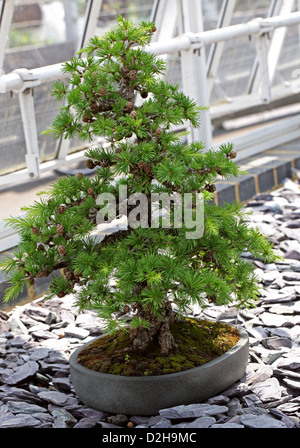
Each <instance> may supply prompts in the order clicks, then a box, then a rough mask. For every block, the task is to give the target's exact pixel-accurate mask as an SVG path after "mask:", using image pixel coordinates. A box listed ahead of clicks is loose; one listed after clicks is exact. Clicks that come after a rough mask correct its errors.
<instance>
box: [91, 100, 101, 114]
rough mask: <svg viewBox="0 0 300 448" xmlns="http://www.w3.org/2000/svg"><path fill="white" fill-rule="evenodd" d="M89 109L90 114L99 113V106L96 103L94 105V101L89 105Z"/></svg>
mask: <svg viewBox="0 0 300 448" xmlns="http://www.w3.org/2000/svg"><path fill="white" fill-rule="evenodd" d="M90 108H91V112H92V113H93V114H97V113H98V112H99V109H100V108H99V105H98V103H96V101H95V102H94V103H91V105H90Z"/></svg>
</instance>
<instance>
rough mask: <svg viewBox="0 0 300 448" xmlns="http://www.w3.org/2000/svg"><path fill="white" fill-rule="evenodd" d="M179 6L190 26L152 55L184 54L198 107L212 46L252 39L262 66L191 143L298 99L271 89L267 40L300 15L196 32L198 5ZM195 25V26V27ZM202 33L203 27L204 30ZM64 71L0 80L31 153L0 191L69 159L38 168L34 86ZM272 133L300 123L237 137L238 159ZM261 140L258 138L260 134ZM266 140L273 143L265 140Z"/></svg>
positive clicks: (204, 97) (205, 101)
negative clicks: (221, 124)
mask: <svg viewBox="0 0 300 448" xmlns="http://www.w3.org/2000/svg"><path fill="white" fill-rule="evenodd" d="M168 1H170V0H165V2H168ZM177 1H178V3H181V7H182V8H185V10H184V13H185V21H186V22H185V23H184V24H183V25H182V29H181V31H182V34H181V35H179V36H178V37H176V38H169V39H167V40H163V41H156V42H153V43H151V44H150V46H149V47H148V51H150V52H152V53H154V54H156V55H158V56H161V55H166V54H170V53H178V52H179V53H180V56H181V72H182V81H183V90H184V91H185V93H186V94H188V95H189V96H191V97H192V98H194V99H195V100H196V101H197V103H199V104H201V105H205V106H207V105H209V90H210V88H209V82H211V80H210V79H209V78H208V73H207V63H206V57H205V48H206V47H207V46H208V45H211V44H212V45H218V44H220V43H221V44H223V43H224V42H226V41H229V40H232V39H238V38H240V37H243V36H253V37H254V39H255V42H256V51H257V58H258V61H259V65H258V74H259V76H260V78H259V79H260V83H259V84H258V90H256V91H255V92H251V93H249V94H248V95H246V94H245V95H242V96H240V97H235V98H231V99H230V101H228V102H224V103H223V104H218V105H214V106H212V107H211V108H210V111H209V112H204V113H203V116H202V125H201V128H200V129H191V136H190V138H191V139H192V140H201V141H204V143H205V144H206V147H212V146H213V140H212V121H213V120H214V119H216V118H218V117H221V116H225V115H226V113H232V112H238V111H241V110H243V109H248V108H249V107H250V106H257V105H262V104H265V103H269V102H270V101H272V100H274V99H275V100H278V99H279V98H285V97H286V96H289V95H292V94H294V86H292V85H284V86H282V87H276V88H271V76H270V64H271V62H272V63H273V61H272V59H270V56H269V53H268V45H267V39H268V35H269V33H271V32H274V31H275V30H277V29H280V28H283V27H289V26H293V25H300V12H294V13H288V14H284V15H279V16H275V17H268V18H266V19H262V18H256V19H253V20H251V21H249V22H247V23H243V24H238V25H232V26H225V27H223V28H218V29H213V30H209V31H201V32H193V28H194V29H195V28H196V25H197V29H199V26H200V25H199V23H197V24H195V18H196V19H201V17H200V18H199V14H201V11H200V10H199V2H196V1H195V0H189V1H188V2H187V1H185V0H177ZM229 1H230V0H229ZM100 3H101V2H100ZM200 6H201V2H200ZM195 8H196V10H195ZM187 18H189V19H190V21H188V20H187ZM193 20H194V25H193V23H192V21H193ZM200 29H203V28H201V26H200ZM187 30H188V31H187ZM61 68H62V64H54V65H48V66H44V67H39V68H35V69H32V70H27V69H18V70H15V71H13V72H12V73H9V74H5V75H2V76H0V93H7V92H15V93H16V94H17V95H18V97H19V102H20V108H21V115H22V120H23V127H24V134H25V142H26V149H27V155H26V163H27V169H25V170H22V171H19V172H14V173H12V174H7V175H3V176H0V187H1V185H7V184H11V183H15V182H17V181H20V180H26V179H29V178H38V177H39V176H40V171H41V170H44V169H45V170H46V169H49V168H50V169H53V167H55V166H56V164H58V163H59V164H60V165H61V159H62V158H65V157H66V155H67V151H66V150H64V151H62V153H58V159H60V161H59V162H58V161H57V160H54V161H52V162H47V163H45V164H40V163H39V148H38V136H37V132H36V122H35V109H34V101H33V92H34V88H35V87H36V86H39V85H42V84H44V83H48V82H53V81H54V80H57V79H63V78H64V77H66V75H64V74H63V73H62V71H61ZM273 68H274V67H273ZM272 70H273V69H272ZM279 132H280V135H279ZM272 133H273V135H275V134H276V136H277V137H276V138H277V140H276V139H275V140H274V141H275V142H279V141H280V143H284V142H285V141H289V140H291V139H295V138H298V137H300V118H299V117H295V118H293V119H287V120H286V121H285V122H284V123H282V124H280V125H279V126H277V127H276V128H275V127H274V126H273V128H272V127H270V129H269V130H264V131H263V136H264V138H263V139H262V140H260V142H259V143H260V144H259V145H253V141H250V140H249V136H248V135H247V136H245V137H239V138H238V139H237V140H236V143H237V145H236V149H237V151H238V158H239V159H241V158H243V157H245V156H249V155H252V154H255V153H257V152H261V151H263V150H264V149H266V148H268V147H270V146H268V145H270V140H271V136H272ZM274 133H275V134H274ZM260 135H261V134H260ZM257 137H259V138H260V136H259V135H258V134H257ZM267 137H269V138H268V139H267ZM267 140H268V141H267ZM233 142H234V141H233ZM0 224H1V223H0ZM0 238H1V226H0ZM0 250H1V247H0ZM2 250H3V248H2Z"/></svg>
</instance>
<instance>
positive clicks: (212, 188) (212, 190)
mask: <svg viewBox="0 0 300 448" xmlns="http://www.w3.org/2000/svg"><path fill="white" fill-rule="evenodd" d="M206 189H207V191H210V193H214V192H215V191H216V186H215V185H208V187H207V188H206Z"/></svg>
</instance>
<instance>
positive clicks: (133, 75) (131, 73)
mask: <svg viewBox="0 0 300 448" xmlns="http://www.w3.org/2000/svg"><path fill="white" fill-rule="evenodd" d="M127 76H128V78H129V79H136V78H137V76H138V72H137V71H136V70H134V69H133V70H130V71H129V72H128V74H127Z"/></svg>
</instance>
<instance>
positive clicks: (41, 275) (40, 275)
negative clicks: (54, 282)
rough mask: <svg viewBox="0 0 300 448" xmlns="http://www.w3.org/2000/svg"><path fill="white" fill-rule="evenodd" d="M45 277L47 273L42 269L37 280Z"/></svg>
mask: <svg viewBox="0 0 300 448" xmlns="http://www.w3.org/2000/svg"><path fill="white" fill-rule="evenodd" d="M43 277H47V272H46V271H45V270H44V269H43V270H42V271H40V272H39V273H38V278H43Z"/></svg>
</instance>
